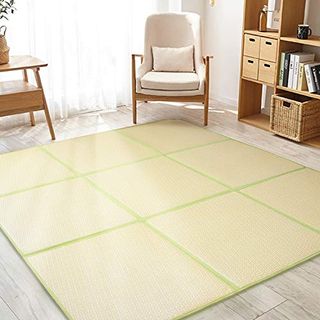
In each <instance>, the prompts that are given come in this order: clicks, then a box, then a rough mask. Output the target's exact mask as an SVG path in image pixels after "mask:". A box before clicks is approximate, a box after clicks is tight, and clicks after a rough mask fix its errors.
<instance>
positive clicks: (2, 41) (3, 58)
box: [0, 26, 10, 64]
mask: <svg viewBox="0 0 320 320" xmlns="http://www.w3.org/2000/svg"><path fill="white" fill-rule="evenodd" d="M6 32H7V27H6V26H2V27H0V64H6V63H8V62H9V51H10V48H9V47H8V44H7V40H6Z"/></svg>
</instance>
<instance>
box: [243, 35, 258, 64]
mask: <svg viewBox="0 0 320 320" xmlns="http://www.w3.org/2000/svg"><path fill="white" fill-rule="evenodd" d="M259 54H260V37H257V36H252V35H250V34H246V35H245V37H244V55H245V56H247V57H253V58H259Z"/></svg>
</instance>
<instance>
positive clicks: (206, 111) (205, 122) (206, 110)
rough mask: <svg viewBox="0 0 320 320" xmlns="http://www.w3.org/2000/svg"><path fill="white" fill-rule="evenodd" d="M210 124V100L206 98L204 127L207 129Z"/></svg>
mask: <svg viewBox="0 0 320 320" xmlns="http://www.w3.org/2000/svg"><path fill="white" fill-rule="evenodd" d="M208 122H209V99H208V98H206V100H205V102H204V126H205V127H206V126H207V125H208Z"/></svg>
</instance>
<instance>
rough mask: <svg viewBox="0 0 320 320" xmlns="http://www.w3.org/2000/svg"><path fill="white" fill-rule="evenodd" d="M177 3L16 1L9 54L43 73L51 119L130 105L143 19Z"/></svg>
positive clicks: (153, 0) (164, 0)
mask: <svg viewBox="0 0 320 320" xmlns="http://www.w3.org/2000/svg"><path fill="white" fill-rule="evenodd" d="M180 3H181V0H121V1H120V0H117V1H108V0H96V1H89V0H54V1H53V0H22V1H20V0H18V1H17V5H16V6H17V9H18V10H17V12H16V14H15V15H13V16H12V17H11V20H10V23H9V24H8V32H7V41H8V44H9V46H10V47H11V54H15V55H16V54H31V55H34V56H36V57H39V58H41V59H43V60H45V61H46V62H48V63H49V67H48V68H47V69H46V70H43V71H42V75H43V82H44V87H45V89H46V95H47V99H48V103H49V107H50V111H51V114H52V117H53V118H66V117H68V116H70V115H72V114H75V113H79V112H87V111H92V110H97V109H103V110H112V109H115V108H116V106H119V105H127V104H130V100H131V99H130V94H131V89H130V62H131V60H130V55H131V53H133V52H134V53H141V52H142V50H143V36H144V23H145V19H146V17H147V16H148V15H149V14H151V13H154V12H157V11H169V10H172V11H177V10H179V9H180V8H181V5H180Z"/></svg>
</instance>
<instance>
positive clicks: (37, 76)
mask: <svg viewBox="0 0 320 320" xmlns="http://www.w3.org/2000/svg"><path fill="white" fill-rule="evenodd" d="M39 71H40V68H36V69H33V72H34V76H35V79H36V82H37V86H38V88H41V89H42V94H43V107H44V113H45V115H46V119H47V123H48V127H49V131H50V134H51V138H52V140H56V136H55V133H54V129H53V125H52V121H51V117H50V112H49V108H48V104H47V100H46V96H45V94H44V90H43V86H42V81H41V77H40V73H39Z"/></svg>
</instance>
